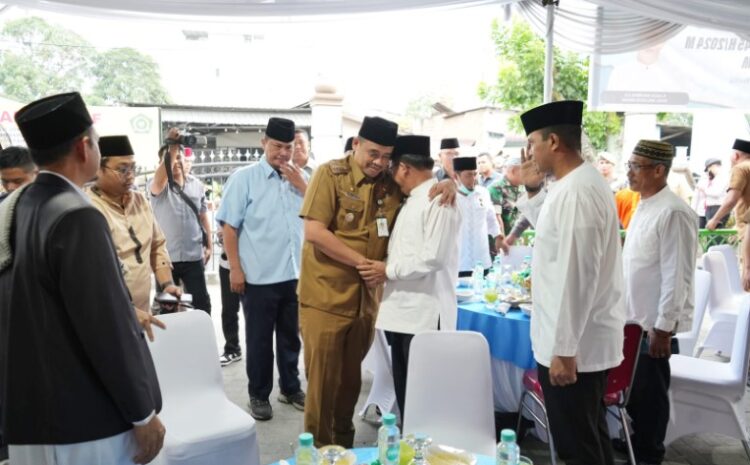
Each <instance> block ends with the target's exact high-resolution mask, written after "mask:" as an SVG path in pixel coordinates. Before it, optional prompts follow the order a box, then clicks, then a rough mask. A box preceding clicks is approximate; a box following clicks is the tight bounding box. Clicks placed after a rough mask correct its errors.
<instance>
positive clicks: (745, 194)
mask: <svg viewBox="0 0 750 465" xmlns="http://www.w3.org/2000/svg"><path fill="white" fill-rule="evenodd" d="M729 189H736V190H737V191H738V192H739V193H740V194H741V197H740V200H739V201H738V202H737V205H736V206H735V207H734V219H735V221H736V222H737V225H736V228H737V235H738V236H739V238H740V240H742V237H743V235H744V233H745V227H746V225H747V219H746V218H745V215H746V214H747V213H748V212H750V160H747V159H746V160H743V161H741V162H739V163H737V164H736V165H734V166H733V167H732V174H731V176H730V179H729V186H727V190H729Z"/></svg>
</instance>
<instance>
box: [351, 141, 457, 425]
mask: <svg viewBox="0 0 750 465" xmlns="http://www.w3.org/2000/svg"><path fill="white" fill-rule="evenodd" d="M433 164H434V162H433V160H432V159H431V158H430V138H429V137H427V136H400V137H398V138H397V139H396V145H395V146H394V148H393V154H392V155H391V166H392V168H391V172H392V175H393V180H394V181H396V184H398V185H399V187H400V188H401V192H403V193H404V195H407V196H408V197H407V199H406V202H405V203H404V206H403V207H402V208H401V211H400V212H399V215H398V218H397V219H396V224H395V226H394V228H393V234H392V235H391V240H390V242H389V243H388V260H387V265H386V263H383V262H370V263H368V264H367V265H364V266H360V267H359V270H360V272H361V274H362V277H363V278H364V279H365V281H366V282H371V281H373V280H375V281H378V280H379V279H381V278H387V281H386V286H385V290H384V293H383V300H382V302H381V303H380V309H379V312H378V319H377V322H376V323H375V327H376V328H378V329H382V330H384V331H385V332H386V337H387V338H388V340H389V342H390V344H391V353H392V356H391V364H392V367H393V383H394V387H395V391H396V400H397V402H398V407H399V410H400V411H401V417H402V418H403V415H404V398H405V394H406V370H407V367H408V365H409V347H410V345H411V340H412V338H413V337H414V335H415V334H418V333H420V332H423V331H428V330H434V329H438V326H439V327H440V328H441V329H443V330H446V329H447V330H455V329H456V318H457V309H456V280H457V276H456V275H457V273H458V230H459V226H460V223H461V215H460V213H459V210H458V208H457V207H455V206H451V205H446V206H441V205H440V199H441V196H437V197H435V198H434V199H432V200H430V197H429V195H428V194H429V192H430V189H431V188H432V186H433V185H435V184H436V183H437V181H436V180H435V179H433V177H432V166H433Z"/></svg>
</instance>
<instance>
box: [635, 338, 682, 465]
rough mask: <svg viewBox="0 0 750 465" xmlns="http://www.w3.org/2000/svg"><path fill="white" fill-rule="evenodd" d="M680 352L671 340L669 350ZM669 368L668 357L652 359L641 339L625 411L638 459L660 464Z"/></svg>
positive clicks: (665, 424) (666, 411)
mask: <svg viewBox="0 0 750 465" xmlns="http://www.w3.org/2000/svg"><path fill="white" fill-rule="evenodd" d="M678 352H679V347H678V345H677V339H674V338H673V339H672V353H674V354H676V353H678ZM671 377H672V371H671V369H670V368H669V359H666V358H651V356H650V355H649V354H648V338H647V337H645V338H644V339H643V344H642V345H641V353H640V355H639V357H638V367H637V368H636V370H635V378H634V379H633V389H632V391H631V392H630V399H629V400H628V406H627V411H628V415H630V418H631V419H632V420H633V435H632V436H631V439H632V441H633V452H634V453H635V459H636V461H638V462H646V463H661V462H662V460H664V452H665V450H666V449H665V447H664V438H665V437H666V435H667V426H668V424H669V394H668V391H669V381H670V379H671Z"/></svg>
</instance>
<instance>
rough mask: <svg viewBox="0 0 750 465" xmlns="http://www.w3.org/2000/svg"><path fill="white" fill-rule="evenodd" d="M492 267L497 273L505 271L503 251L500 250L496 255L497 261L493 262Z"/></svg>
mask: <svg viewBox="0 0 750 465" xmlns="http://www.w3.org/2000/svg"><path fill="white" fill-rule="evenodd" d="M492 269H493V270H494V271H495V273H497V274H500V273H502V272H503V254H502V252H498V254H497V255H495V261H494V262H492Z"/></svg>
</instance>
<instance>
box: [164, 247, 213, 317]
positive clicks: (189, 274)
mask: <svg viewBox="0 0 750 465" xmlns="http://www.w3.org/2000/svg"><path fill="white" fill-rule="evenodd" d="M172 280H173V281H174V282H175V284H178V285H179V284H180V282H182V285H183V288H184V289H185V292H187V293H188V294H191V295H192V296H193V307H195V308H197V309H199V310H203V311H205V312H206V313H208V314H209V315H210V314H211V297H209V296H208V289H207V288H206V270H205V268H204V266H203V260H198V261H195V262H174V263H172Z"/></svg>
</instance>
